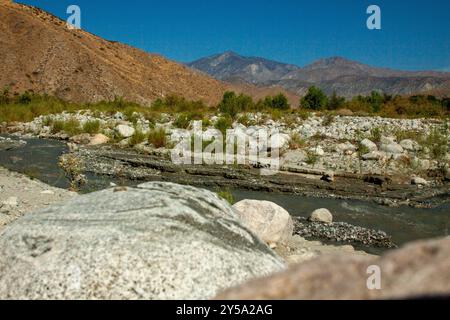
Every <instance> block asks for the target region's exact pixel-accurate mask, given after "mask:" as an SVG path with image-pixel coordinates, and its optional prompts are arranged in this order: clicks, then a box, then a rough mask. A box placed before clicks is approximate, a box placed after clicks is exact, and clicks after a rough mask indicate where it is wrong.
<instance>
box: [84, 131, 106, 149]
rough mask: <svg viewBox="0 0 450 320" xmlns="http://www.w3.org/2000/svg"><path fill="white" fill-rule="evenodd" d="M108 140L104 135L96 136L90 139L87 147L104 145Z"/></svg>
mask: <svg viewBox="0 0 450 320" xmlns="http://www.w3.org/2000/svg"><path fill="white" fill-rule="evenodd" d="M108 141H109V138H108V137H107V136H105V135H104V134H101V133H99V134H96V135H94V136H93V137H92V138H91V141H90V142H89V145H91V146H97V145H100V144H105V143H108Z"/></svg>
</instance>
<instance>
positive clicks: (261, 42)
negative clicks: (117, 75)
mask: <svg viewBox="0 0 450 320" xmlns="http://www.w3.org/2000/svg"><path fill="white" fill-rule="evenodd" d="M18 2H21V3H26V4H31V5H35V6H37V7H40V8H42V9H44V10H46V11H49V12H51V13H53V14H54V15H56V16H58V17H61V18H64V19H66V18H67V16H68V15H67V14H66V8H67V7H68V6H69V5H71V4H76V5H79V6H80V8H81V13H82V28H83V29H85V30H87V31H90V32H92V33H94V34H97V35H99V36H101V37H104V38H107V39H109V40H116V41H120V42H124V43H127V44H130V45H132V46H135V47H138V48H141V49H144V50H146V51H148V52H157V53H161V54H163V55H165V56H166V57H169V58H170V59H173V60H177V61H182V62H187V61H192V60H195V59H198V58H201V57H204V56H208V55H211V54H214V53H219V52H223V51H227V50H233V51H236V52H238V53H240V54H243V55H249V56H261V57H265V58H269V59H273V60H277V61H282V62H287V63H293V64H297V65H300V66H303V65H305V64H308V63H311V62H313V61H314V60H317V59H319V58H324V57H330V56H343V57H346V58H349V59H352V60H357V61H360V62H363V63H367V64H371V65H374V66H382V67H390V68H397V69H405V70H425V69H427V70H445V69H447V70H448V71H450V1H449V0H409V1H406V0H373V1H366V0H314V1H311V0H309V1H303V0H275V1H274V0H190V1H188V0H185V1H182V0H128V1H107V0H95V1H92V0H91V1H87V0H69V1H67V0H21V1H18ZM371 4H376V5H378V6H380V8H381V13H382V30H368V29H367V27H366V20H367V17H368V15H367V14H366V9H367V7H368V6H369V5H371Z"/></svg>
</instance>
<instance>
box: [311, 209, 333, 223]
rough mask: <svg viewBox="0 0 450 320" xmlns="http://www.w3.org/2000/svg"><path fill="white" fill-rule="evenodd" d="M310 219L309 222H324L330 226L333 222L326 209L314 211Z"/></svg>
mask: <svg viewBox="0 0 450 320" xmlns="http://www.w3.org/2000/svg"><path fill="white" fill-rule="evenodd" d="M310 219H311V221H317V222H324V223H328V224H330V223H332V222H333V215H332V214H331V212H330V211H329V210H328V209H325V208H322V209H317V210H314V211H313V213H311V217H310Z"/></svg>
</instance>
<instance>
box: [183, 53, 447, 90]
mask: <svg viewBox="0 0 450 320" xmlns="http://www.w3.org/2000/svg"><path fill="white" fill-rule="evenodd" d="M188 65H189V66H190V67H191V68H194V69H198V70H201V71H203V72H205V73H208V74H210V75H212V76H213V77H215V78H217V79H220V80H225V81H230V82H233V83H242V82H247V83H251V84H255V85H261V86H266V85H270V86H272V85H278V86H281V87H283V88H285V89H286V90H291V91H292V92H295V93H296V94H299V95H302V94H304V93H305V91H306V90H307V89H308V87H310V86H312V85H315V86H318V87H320V88H322V89H323V90H324V91H325V92H326V93H332V92H334V91H336V92H337V93H338V94H340V95H342V96H346V97H352V96H355V95H360V94H362V95H364V94H370V92H372V91H373V90H378V91H381V92H386V93H388V94H412V93H419V92H423V91H424V88H428V89H429V88H431V89H436V88H437V89H440V88H442V87H443V86H445V83H448V82H449V81H450V74H445V73H439V72H429V71H420V72H409V71H398V70H391V69H386V68H377V67H372V66H369V65H367V64H363V63H360V62H357V61H352V60H349V59H347V58H344V57H341V56H333V57H328V58H323V59H320V60H317V61H315V62H313V63H311V64H309V65H307V66H305V67H303V68H301V67H298V66H295V65H290V64H286V63H281V62H277V61H272V60H267V59H264V58H260V57H245V56H241V55H239V54H238V53H236V52H234V51H226V52H224V53H221V54H217V55H214V56H210V57H206V58H203V59H199V60H197V61H194V62H192V63H190V64H188Z"/></svg>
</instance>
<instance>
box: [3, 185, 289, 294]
mask: <svg viewBox="0 0 450 320" xmlns="http://www.w3.org/2000/svg"><path fill="white" fill-rule="evenodd" d="M283 268H284V264H283V262H282V261H281V259H280V258H279V257H278V256H276V255H275V253H274V252H272V251H271V250H270V249H269V248H268V247H267V246H266V245H265V244H264V243H263V242H261V240H259V239H258V238H257V237H256V236H255V235H254V234H252V233H251V232H250V231H249V230H248V229H246V228H245V227H244V226H242V225H241V223H240V222H239V221H238V216H237V214H236V213H235V211H234V210H233V209H232V208H231V207H230V206H229V205H228V204H227V203H226V202H225V201H223V200H221V199H219V198H218V197H217V196H216V195H215V194H213V193H211V192H209V191H206V190H203V189H197V188H194V187H188V186H180V185H176V184H171V183H162V182H155V183H147V184H143V185H141V186H139V187H137V188H128V189H127V188H115V189H110V190H104V191H101V192H96V193H92V194H89V195H84V196H80V197H77V198H75V199H73V200H71V201H69V202H66V203H62V204H57V205H53V206H51V207H48V208H47V209H45V210H42V211H39V212H35V213H31V214H28V215H26V216H25V217H23V218H22V219H19V220H17V221H16V222H15V223H13V224H11V225H10V226H8V227H7V228H6V229H5V230H4V231H3V232H2V233H1V234H0V271H1V272H0V299H11V298H13V299H16V298H19V299H25V298H26V299H207V298H210V297H213V296H214V295H216V294H217V292H218V291H219V290H221V289H225V288H228V287H230V286H233V285H238V284H240V283H242V282H244V281H246V280H249V279H251V278H255V277H259V276H264V275H268V274H270V273H272V272H274V271H279V270H281V269H283Z"/></svg>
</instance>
